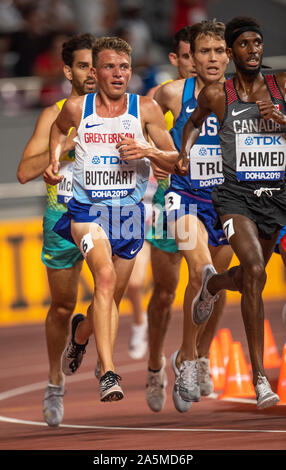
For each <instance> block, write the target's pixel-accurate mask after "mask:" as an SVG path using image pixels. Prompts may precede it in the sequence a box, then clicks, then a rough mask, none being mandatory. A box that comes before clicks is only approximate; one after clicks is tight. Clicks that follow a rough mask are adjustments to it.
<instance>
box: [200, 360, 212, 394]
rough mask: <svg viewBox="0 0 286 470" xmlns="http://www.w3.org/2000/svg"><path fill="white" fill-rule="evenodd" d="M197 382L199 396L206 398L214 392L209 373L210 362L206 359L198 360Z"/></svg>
mask: <svg viewBox="0 0 286 470" xmlns="http://www.w3.org/2000/svg"><path fill="white" fill-rule="evenodd" d="M198 380H199V386H200V392H201V395H202V396H204V397H207V396H208V395H210V394H211V393H213V391H214V384H213V381H212V377H211V373H210V360H209V358H208V357H203V356H202V357H199V358H198Z"/></svg>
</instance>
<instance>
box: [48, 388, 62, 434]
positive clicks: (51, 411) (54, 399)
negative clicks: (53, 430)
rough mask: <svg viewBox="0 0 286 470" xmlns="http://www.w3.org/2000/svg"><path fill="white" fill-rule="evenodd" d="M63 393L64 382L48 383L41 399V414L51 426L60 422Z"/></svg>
mask: <svg viewBox="0 0 286 470" xmlns="http://www.w3.org/2000/svg"><path fill="white" fill-rule="evenodd" d="M64 394H65V390H64V383H63V384H62V385H53V384H51V383H48V385H47V388H46V390H45V395H44V400H43V415H44V419H45V422H46V423H47V424H48V425H49V426H51V427H56V426H59V425H60V424H61V422H62V419H63V416H64V405H63V396H64Z"/></svg>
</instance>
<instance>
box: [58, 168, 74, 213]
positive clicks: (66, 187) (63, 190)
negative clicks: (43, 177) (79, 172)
mask: <svg viewBox="0 0 286 470" xmlns="http://www.w3.org/2000/svg"><path fill="white" fill-rule="evenodd" d="M72 173H73V162H70V161H63V162H60V169H59V176H62V175H63V176H64V177H63V179H62V181H61V182H60V183H58V184H57V200H58V202H59V203H61V204H63V203H64V204H67V203H68V202H69V200H70V199H71V198H72V196H73V192H72Z"/></svg>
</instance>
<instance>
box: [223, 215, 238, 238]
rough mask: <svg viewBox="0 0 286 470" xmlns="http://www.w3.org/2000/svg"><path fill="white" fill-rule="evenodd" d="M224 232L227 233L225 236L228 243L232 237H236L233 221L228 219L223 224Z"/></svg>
mask: <svg viewBox="0 0 286 470" xmlns="http://www.w3.org/2000/svg"><path fill="white" fill-rule="evenodd" d="M223 230H224V233H225V236H226V238H227V241H229V239H230V237H232V235H234V233H235V232H234V226H233V219H228V220H227V221H226V222H225V223H224V224H223Z"/></svg>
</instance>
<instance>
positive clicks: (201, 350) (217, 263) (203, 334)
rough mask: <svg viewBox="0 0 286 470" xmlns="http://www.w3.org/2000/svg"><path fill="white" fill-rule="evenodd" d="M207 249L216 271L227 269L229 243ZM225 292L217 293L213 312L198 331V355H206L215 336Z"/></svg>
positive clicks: (229, 253)
mask: <svg viewBox="0 0 286 470" xmlns="http://www.w3.org/2000/svg"><path fill="white" fill-rule="evenodd" d="M209 250H210V253H211V257H212V263H213V265H214V267H215V269H216V271H217V272H218V273H222V272H224V271H225V270H226V269H228V267H229V265H230V262H231V259H232V256H233V251H232V248H231V246H230V245H220V246H216V247H214V246H212V245H209ZM225 298H226V293H225V290H222V291H220V292H219V294H218V300H217V301H216V302H215V304H214V309H213V313H212V315H211V317H210V319H209V320H208V322H207V324H206V325H202V328H201V329H200V331H199V335H198V341H197V349H198V356H199V357H208V356H209V349H210V345H211V342H212V340H213V338H214V336H215V333H216V330H217V327H218V323H219V321H220V319H221V317H222V313H223V309H224V306H225Z"/></svg>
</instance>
